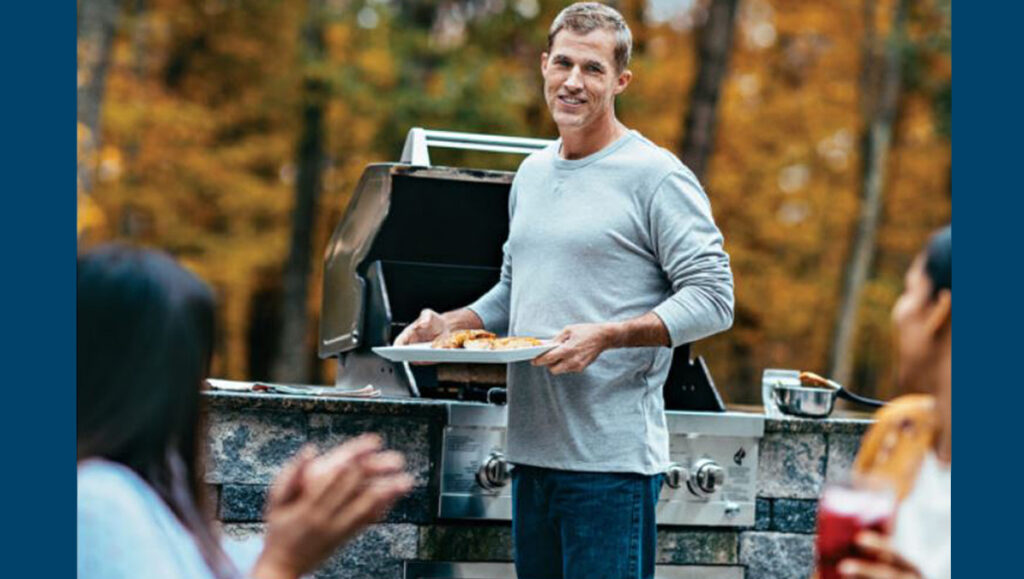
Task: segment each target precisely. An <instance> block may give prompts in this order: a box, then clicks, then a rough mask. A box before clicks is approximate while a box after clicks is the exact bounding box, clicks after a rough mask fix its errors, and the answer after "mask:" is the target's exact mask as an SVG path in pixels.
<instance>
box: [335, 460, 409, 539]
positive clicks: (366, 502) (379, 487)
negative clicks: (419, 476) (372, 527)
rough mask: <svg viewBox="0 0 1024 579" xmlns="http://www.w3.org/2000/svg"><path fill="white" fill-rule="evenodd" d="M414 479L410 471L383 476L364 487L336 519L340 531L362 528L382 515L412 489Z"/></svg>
mask: <svg viewBox="0 0 1024 579" xmlns="http://www.w3.org/2000/svg"><path fill="white" fill-rule="evenodd" d="M413 483H414V479H413V477H412V476H411V475H409V474H408V473H400V474H396V475H391V476H387V477H381V478H378V479H376V480H375V481H373V483H371V484H369V485H367V486H365V487H363V488H362V489H361V491H362V492H360V493H359V495H358V496H357V497H355V498H354V499H353V500H352V501H351V502H350V503H349V504H348V505H346V506H345V508H344V509H343V510H341V511H340V512H339V513H338V516H337V517H336V519H335V523H336V525H337V527H336V528H337V529H338V532H342V533H343V532H347V531H348V530H354V529H359V528H362V527H363V526H365V525H368V524H370V523H372V522H374V521H376V520H378V519H380V517H382V516H383V515H384V513H385V512H387V510H388V509H389V508H390V507H391V505H393V504H394V503H395V501H396V500H398V499H399V498H400V497H402V496H403V495H405V494H408V492H409V491H410V490H412V486H413Z"/></svg>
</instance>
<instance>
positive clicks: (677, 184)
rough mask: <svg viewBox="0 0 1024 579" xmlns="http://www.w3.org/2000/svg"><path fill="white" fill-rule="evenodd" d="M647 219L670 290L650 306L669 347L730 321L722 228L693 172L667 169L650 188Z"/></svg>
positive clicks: (730, 289)
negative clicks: (650, 196) (665, 335)
mask: <svg viewBox="0 0 1024 579" xmlns="http://www.w3.org/2000/svg"><path fill="white" fill-rule="evenodd" d="M648 219H649V221H650V232H651V242H652V245H653V248H654V253H655V255H656V256H657V259H658V261H659V263H660V264H661V267H662V269H663V270H664V271H665V274H666V275H667V276H668V279H669V281H670V282H671V284H672V292H673V294H672V295H671V296H669V297H668V298H667V299H666V300H665V301H664V302H662V303H661V304H659V305H658V306H657V307H655V308H654V313H655V314H656V315H657V316H658V317H659V318H661V321H662V322H663V323H664V324H665V327H666V328H667V329H668V333H669V336H670V338H671V341H672V347H678V346H681V345H683V344H688V343H690V342H695V341H697V340H700V339H701V338H706V337H708V336H710V335H712V334H716V333H718V332H721V331H723V330H727V329H729V328H730V327H731V326H732V321H733V307H734V298H733V277H732V270H731V269H730V266H729V255H728V254H727V253H726V252H725V249H724V248H723V244H724V240H723V238H722V232H721V231H719V230H718V226H717V225H715V221H714V218H713V217H712V215H711V204H710V202H709V201H708V198H707V196H706V195H705V193H704V190H703V189H702V188H701V186H700V183H698V182H697V179H696V177H694V175H693V174H692V173H690V172H689V171H687V170H684V169H678V170H675V171H672V172H671V173H669V174H668V175H667V176H666V177H665V178H664V179H662V181H661V183H660V184H659V186H658V187H657V189H656V190H655V192H654V194H653V196H652V200H651V204H650V208H649V214H648Z"/></svg>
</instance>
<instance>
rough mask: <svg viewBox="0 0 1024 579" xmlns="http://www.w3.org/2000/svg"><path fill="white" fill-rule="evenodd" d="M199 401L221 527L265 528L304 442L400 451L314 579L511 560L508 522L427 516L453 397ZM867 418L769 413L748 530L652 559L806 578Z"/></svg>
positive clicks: (666, 548) (682, 539)
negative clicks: (387, 488)
mask: <svg viewBox="0 0 1024 579" xmlns="http://www.w3.org/2000/svg"><path fill="white" fill-rule="evenodd" d="M204 399H205V401H206V403H207V407H208V409H209V412H210V413H209V428H210V431H209V441H208V449H209V452H208V466H207V476H206V482H207V483H208V485H209V488H210V491H211V493H212V495H213V496H214V498H215V499H216V505H217V518H218V519H219V520H220V521H222V523H223V527H224V530H225V533H227V534H229V535H232V536H236V537H246V536H251V535H253V534H261V533H262V530H263V527H262V512H263V506H264V501H265V498H266V489H267V486H268V485H269V484H270V482H271V481H272V480H273V477H274V475H275V474H276V473H277V471H278V469H279V468H280V467H281V465H282V464H284V463H285V462H286V461H287V460H288V459H289V458H290V457H291V456H292V455H293V454H294V453H295V452H297V451H298V450H299V448H301V447H302V445H303V444H306V443H307V442H309V443H313V444H316V445H317V446H318V447H319V448H321V449H327V448H329V447H331V446H333V445H335V444H337V443H339V442H341V441H343V440H344V439H346V438H348V437H350V436H353V435H356V434H358V433H361V432H376V433H379V434H380V435H381V436H382V437H383V439H384V441H385V445H386V446H388V447H389V448H394V449H396V450H399V451H401V452H403V453H404V454H405V456H406V460H407V462H408V469H409V470H410V471H411V472H412V473H413V475H414V476H415V477H416V479H417V483H416V487H415V489H414V490H413V492H412V493H411V494H410V496H409V497H407V498H406V499H404V500H402V501H401V502H400V503H399V504H398V505H396V507H395V508H394V509H393V510H392V512H391V513H390V514H389V515H388V517H387V518H386V520H385V521H383V522H382V523H380V524H378V525H375V526H374V527H373V528H371V529H370V530H369V531H368V532H367V533H365V534H364V535H362V536H361V537H360V538H359V539H357V540H356V541H355V542H354V543H352V544H351V545H349V546H348V547H347V548H346V549H344V550H343V551H341V552H339V553H338V554H336V555H335V556H334V557H333V558H332V559H331V560H330V562H329V563H328V564H327V565H326V566H325V567H324V568H323V569H322V570H321V571H320V572H319V573H318V574H317V576H318V577H352V578H364V577H365V578H374V579H378V578H394V579H399V578H401V577H402V568H403V561H406V560H421V561H511V558H512V547H511V528H510V525H509V524H508V523H507V522H493V523H492V522H486V521H484V522H479V521H478V522H460V521H442V520H438V519H437V517H436V516H435V514H434V513H435V512H436V510H437V500H438V487H439V480H438V479H439V469H438V468H437V466H438V464H439V461H440V454H441V434H442V429H443V427H444V424H445V420H446V417H447V407H448V406H449V405H450V404H451V403H450V402H449V401H444V400H426V399H412V398H390V399H389V398H377V399H335V398H315V397H309V396H288V395H277V394H267V393H234V392H220V391H211V392H206V393H204ZM460 404H464V403H460ZM869 425H870V421H869V420H866V419H863V418H830V419H826V420H809V419H798V418H781V419H779V418H768V419H766V421H765V434H764V437H763V438H762V439H761V441H760V457H759V462H758V492H757V495H758V498H757V517H756V523H755V525H754V526H753V527H743V528H708V527H669V526H661V527H660V529H659V533H658V563H659V565H677V566H686V567H691V568H692V569H693V570H694V571H699V570H704V569H706V570H707V572H708V573H707V574H705V573H697V574H696V575H694V576H705V575H707V576H709V577H711V576H714V577H724V576H743V577H746V578H747V579H760V578H772V579H787V578H794V579H796V578H800V579H803V578H805V577H807V576H808V574H809V570H810V563H811V560H812V557H813V550H812V547H813V532H814V526H815V517H816V513H817V497H818V495H819V493H820V491H821V487H822V485H823V484H824V483H825V481H828V480H832V479H835V478H837V477H841V476H843V475H844V474H845V473H846V472H847V471H848V470H849V467H850V464H851V463H852V461H853V457H854V456H855V454H856V451H857V448H858V446H859V440H860V437H861V435H862V434H863V432H864V431H865V430H866V429H867V427H868V426H869ZM723 566H726V567H728V568H731V569H732V570H735V573H736V574H735V575H720V574H718V573H721V572H724V571H726V569H723V568H722V567H723ZM712 572H714V573H712ZM741 572H742V575H740V573H741Z"/></svg>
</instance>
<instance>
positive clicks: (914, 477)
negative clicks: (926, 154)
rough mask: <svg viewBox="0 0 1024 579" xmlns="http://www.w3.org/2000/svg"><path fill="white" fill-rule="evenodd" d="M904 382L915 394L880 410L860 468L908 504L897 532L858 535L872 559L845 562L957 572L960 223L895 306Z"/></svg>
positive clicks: (858, 573) (870, 574)
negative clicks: (956, 253) (956, 240)
mask: <svg viewBox="0 0 1024 579" xmlns="http://www.w3.org/2000/svg"><path fill="white" fill-rule="evenodd" d="M892 318H893V324H894V326H895V329H896V334H897V340H896V344H897V349H898V353H899V374H898V381H899V384H900V385H901V386H902V388H903V389H904V390H909V391H916V392H929V394H911V395H907V396H903V397H901V398H898V399H896V400H894V401H892V402H890V403H889V404H888V405H887V406H886V407H885V408H883V409H882V410H881V411H879V412H878V414H877V415H876V417H875V418H876V422H875V424H874V425H873V426H872V427H871V430H869V431H868V433H867V434H866V435H865V437H864V440H863V442H862V443H861V449H860V452H859V454H858V455H857V459H856V461H855V462H854V472H856V473H858V474H861V475H867V476H869V477H874V478H876V479H882V480H886V481H888V482H889V484H890V485H891V486H892V487H893V488H894V489H895V490H896V494H897V496H898V497H899V500H900V503H899V507H898V509H897V512H896V517H895V520H894V527H893V529H892V533H891V534H890V535H888V536H886V535H882V534H879V533H875V532H871V531H865V532H862V533H861V534H860V535H859V536H858V537H857V540H856V542H857V546H858V547H859V549H860V551H861V552H863V553H864V554H865V556H864V557H863V558H859V559H847V560H845V561H843V562H841V563H840V565H839V572H840V574H841V575H842V576H843V577H849V578H854V579H917V578H924V579H949V577H950V576H951V573H952V571H951V561H952V559H951V552H952V544H951V534H952V533H951V530H952V464H953V409H952V400H953V230H952V228H951V227H946V228H944V229H942V230H941V231H939V232H938V233H936V234H935V235H933V236H932V238H931V240H930V241H929V243H928V246H927V247H926V249H925V251H924V252H923V253H922V254H921V255H919V256H918V257H917V259H915V260H914V263H913V265H912V266H911V267H910V270H909V271H908V272H907V275H906V278H905V287H904V290H903V294H902V295H901V296H900V298H899V300H898V301H897V302H896V305H895V306H894V307H893V310H892Z"/></svg>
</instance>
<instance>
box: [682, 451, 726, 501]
mask: <svg viewBox="0 0 1024 579" xmlns="http://www.w3.org/2000/svg"><path fill="white" fill-rule="evenodd" d="M724 483H725V469H723V468H722V467H721V466H718V463H717V462H715V461H713V460H710V459H704V460H700V461H697V464H695V465H693V476H691V477H690V490H691V491H693V492H694V493H695V494H697V495H703V496H707V495H710V494H713V493H714V492H715V491H716V490H718V489H719V487H721V486H722V485H723V484H724Z"/></svg>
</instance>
